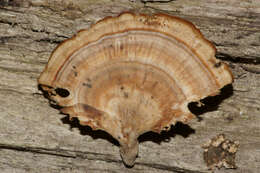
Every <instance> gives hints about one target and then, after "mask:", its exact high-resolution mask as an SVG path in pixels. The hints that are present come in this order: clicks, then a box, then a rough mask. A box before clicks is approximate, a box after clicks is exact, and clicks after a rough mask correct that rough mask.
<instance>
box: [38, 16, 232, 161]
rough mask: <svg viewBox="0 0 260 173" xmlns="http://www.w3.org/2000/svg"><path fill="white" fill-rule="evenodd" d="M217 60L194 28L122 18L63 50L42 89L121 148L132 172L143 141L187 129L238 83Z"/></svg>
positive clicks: (166, 19)
mask: <svg viewBox="0 0 260 173" xmlns="http://www.w3.org/2000/svg"><path fill="white" fill-rule="evenodd" d="M215 53H216V49H215V47H214V46H213V45H212V44H211V43H210V42H209V41H208V40H206V39H205V38H204V37H203V36H202V34H201V33H200V31H199V30H198V29H196V28H195V26H194V25H193V24H191V23H190V22H187V21H185V20H183V19H180V18H177V17H173V16H169V15H166V14H155V15H151V16H149V15H143V14H132V13H122V14H120V15H119V16H117V17H107V18H105V19H103V20H101V21H99V22H97V23H96V24H94V25H93V26H91V27H90V28H89V29H85V30H81V31H79V32H78V33H77V34H76V35H75V36H74V37H72V38H70V39H68V40H66V41H64V42H63V43H61V44H60V45H59V46H58V47H57V48H56V49H55V50H54V51H53V53H52V55H51V57H50V59H49V61H48V64H47V65H46V67H45V69H44V71H43V72H42V73H41V75H40V77H39V79H38V83H39V86H40V87H41V88H42V90H43V91H45V92H46V93H48V97H49V99H50V100H52V101H55V102H56V103H57V104H58V105H59V106H61V107H62V109H61V112H62V113H64V114H69V115H70V117H77V118H78V120H79V122H80V124H81V125H87V126H90V127H91V128H92V129H93V130H97V129H100V130H104V131H106V132H108V133H109V134H111V135H112V136H113V137H114V138H115V139H116V140H118V141H119V143H120V154H121V157H122V159H123V161H124V163H125V164H126V165H128V166H133V165H134V162H135V159H136V156H137V154H138V137H139V136H140V135H141V134H143V133H145V132H148V131H154V132H158V133H160V132H161V131H162V130H167V129H169V127H170V126H171V125H174V124H175V123H176V122H177V121H180V122H184V123H185V122H187V121H188V120H189V119H191V118H192V117H193V114H192V113H191V112H190V111H189V109H188V107H187V106H188V103H190V102H196V101H199V100H201V99H203V98H205V97H207V96H214V95H217V94H218V93H219V90H220V89H221V88H222V87H223V86H225V85H227V84H230V83H232V80H233V78H232V74H231V72H230V70H229V69H228V67H227V65H226V64H224V63H221V62H220V61H219V60H217V59H216V58H215Z"/></svg>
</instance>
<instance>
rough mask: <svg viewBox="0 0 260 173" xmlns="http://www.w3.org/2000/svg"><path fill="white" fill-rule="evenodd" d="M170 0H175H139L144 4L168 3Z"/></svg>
mask: <svg viewBox="0 0 260 173" xmlns="http://www.w3.org/2000/svg"><path fill="white" fill-rule="evenodd" d="M172 1H176V0H164V1H163V0H141V2H142V3H144V4H146V3H169V2H172Z"/></svg>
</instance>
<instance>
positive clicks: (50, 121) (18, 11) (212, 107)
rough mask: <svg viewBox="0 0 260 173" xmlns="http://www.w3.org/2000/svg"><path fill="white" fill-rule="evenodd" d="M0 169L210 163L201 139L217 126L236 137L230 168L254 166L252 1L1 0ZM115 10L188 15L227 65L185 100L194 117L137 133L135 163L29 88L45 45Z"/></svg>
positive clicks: (258, 110) (200, 168) (256, 18)
mask: <svg viewBox="0 0 260 173" xmlns="http://www.w3.org/2000/svg"><path fill="white" fill-rule="evenodd" d="M0 6H1V7H0V170H1V171H0V172H3V173H9V172H10V173H11V172H12V173H13V172H19V173H20V172H33V173H35V172H52V173H54V172H77V173H78V172H165V173H166V172H208V170H207V168H206V166H205V164H204V162H203V158H202V152H203V150H202V148H201V145H202V144H203V143H204V142H206V141H207V140H208V139H210V138H212V137H213V136H216V135H217V134H219V133H224V134H226V136H227V138H229V139H232V140H238V141H239V142H240V147H239V151H238V153H237V158H236V163H237V166H238V169H236V170H225V169H221V170H217V171H216V172H224V173H225V172H229V173H232V172H241V173H242V172H247V173H256V172H258V171H257V170H260V1H258V0H229V1H226V0H212V1H204V0H196V1H189V0H168V1H159V2H156V1H155V0H149V1H148V0H129V1H126V0H117V1H112V0H111V1H109V0H100V1H94V0H89V1H85V0H77V1H72V0H71V1H62V0H54V1H48V0H37V1H33V0H31V1H26V0H12V1H9V0H0ZM122 11H135V12H143V13H144V12H145V13H153V12H167V13H169V14H172V15H176V16H180V17H183V18H185V19H187V20H189V21H191V22H193V23H194V24H195V25H196V26H197V27H198V28H200V29H201V32H202V33H203V34H204V35H205V36H206V38H208V39H209V40H211V41H212V42H213V43H214V44H215V45H216V47H217V50H218V54H217V57H218V58H220V59H222V60H225V61H226V62H227V63H228V64H229V65H230V67H231V70H232V72H233V73H234V77H235V81H234V84H233V89H232V87H230V86H228V87H226V88H225V89H224V90H223V92H222V94H221V95H220V96H217V97H214V98H209V99H206V100H205V101H204V103H205V106H203V107H201V108H192V110H193V111H195V112H197V114H198V115H199V117H200V118H199V119H198V120H195V121H193V122H191V123H190V124H189V126H186V125H181V124H178V125H177V126H175V127H174V128H172V130H171V131H170V132H167V133H163V134H162V135H157V134H153V133H149V134H146V135H144V136H142V137H141V138H140V140H141V141H142V142H141V145H140V154H139V158H137V164H136V165H135V167H133V168H131V169H128V168H125V167H124V165H123V164H122V163H121V159H120V156H119V153H118V146H117V143H116V142H115V141H114V140H113V139H112V138H111V137H110V136H109V135H107V134H105V133H103V132H100V131H97V132H95V131H91V130H90V129H89V128H86V127H81V126H79V125H78V124H77V122H72V123H70V122H69V121H68V118H66V116H65V115H62V114H59V111H58V110H57V109H54V108H52V107H51V106H50V105H49V103H48V100H47V99H45V98H44V97H43V96H42V94H41V92H40V91H38V88H37V81H36V80H37V77H38V76H39V73H40V72H41V71H42V70H43V68H44V66H45V64H46V63H47V60H48V58H49V56H50V54H51V51H52V50H53V49H54V48H55V46H56V45H57V44H58V43H60V42H61V41H63V40H64V39H66V38H69V37H71V36H72V35H73V34H75V33H76V32H77V31H78V30H80V29H83V28H87V27H89V26H90V25H91V24H92V23H94V22H96V21H97V20H99V19H101V18H103V17H105V16H109V15H116V14H118V13H120V12H122Z"/></svg>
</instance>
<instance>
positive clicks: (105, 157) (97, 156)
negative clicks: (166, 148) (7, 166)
mask: <svg viewBox="0 0 260 173" xmlns="http://www.w3.org/2000/svg"><path fill="white" fill-rule="evenodd" d="M3 149H5V150H13V151H20V152H30V153H34V154H46V155H52V156H57V157H65V158H72V159H77V158H80V159H87V160H99V161H105V162H108V163H111V162H113V163H120V164H121V160H116V159H111V155H109V154H101V153H96V152H86V151H84V152H82V151H72V150H64V149H59V148H55V149H50V148H40V147H28V146H27V147H25V146H19V145H11V144H0V150H3ZM136 165H142V166H146V167H150V168H155V169H158V170H166V171H172V172H173V173H203V172H200V171H192V170H187V169H183V168H179V167H174V166H167V165H162V164H154V163H151V164H148V163H142V162H137V163H136Z"/></svg>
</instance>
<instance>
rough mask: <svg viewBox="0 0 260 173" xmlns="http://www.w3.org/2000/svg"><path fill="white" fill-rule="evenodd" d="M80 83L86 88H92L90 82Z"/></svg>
mask: <svg viewBox="0 0 260 173" xmlns="http://www.w3.org/2000/svg"><path fill="white" fill-rule="evenodd" d="M82 85H83V86H86V87H88V88H92V85H91V84H90V83H85V82H83V83H82Z"/></svg>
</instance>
